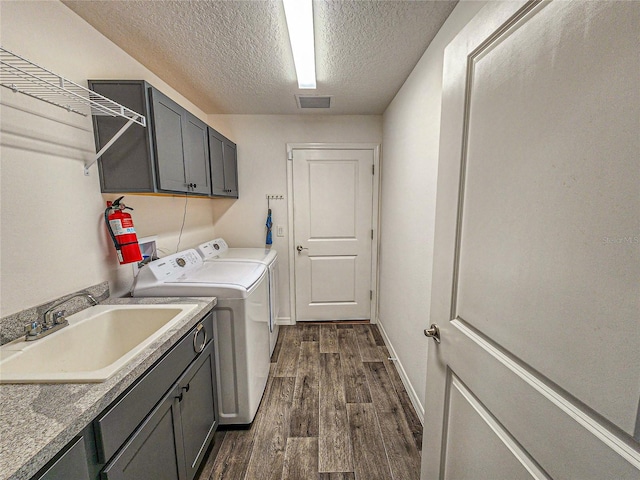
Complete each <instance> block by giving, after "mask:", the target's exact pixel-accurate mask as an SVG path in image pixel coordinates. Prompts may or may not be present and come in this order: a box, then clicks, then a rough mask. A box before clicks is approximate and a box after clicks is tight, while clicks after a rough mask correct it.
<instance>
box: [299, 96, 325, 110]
mask: <svg viewBox="0 0 640 480" xmlns="http://www.w3.org/2000/svg"><path fill="white" fill-rule="evenodd" d="M296 102H297V104H298V108H330V107H331V95H296Z"/></svg>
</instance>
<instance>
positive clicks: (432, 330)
mask: <svg viewBox="0 0 640 480" xmlns="http://www.w3.org/2000/svg"><path fill="white" fill-rule="evenodd" d="M424 336H425V337H431V338H433V339H434V340H435V341H436V343H440V329H439V328H438V325H436V324H435V323H432V324H431V326H430V327H429V328H425V330H424Z"/></svg>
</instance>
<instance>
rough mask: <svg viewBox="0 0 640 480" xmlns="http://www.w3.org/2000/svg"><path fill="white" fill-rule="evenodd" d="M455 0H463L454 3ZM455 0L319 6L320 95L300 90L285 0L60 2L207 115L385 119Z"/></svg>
mask: <svg viewBox="0 0 640 480" xmlns="http://www.w3.org/2000/svg"><path fill="white" fill-rule="evenodd" d="M456 1H457V0H456ZM456 1H443V0H438V1H426V0H418V1H400V0H384V1H376V0H315V1H314V3H313V8H314V19H315V39H316V75H317V80H318V88H317V89H316V90H299V89H298V85H297V80H296V74H295V69H294V65H293V58H292V56H291V50H290V47H289V37H288V34H287V29H286V22H285V17H284V8H283V6H282V2H281V1H280V0H253V1H247V0H241V1H234V0H208V1H205V0H197V1H152V0H107V1H103V0H92V1H86V0H80V1H78V0H63V3H64V4H66V5H67V6H68V7H69V8H71V9H72V10H73V11H74V12H76V13H77V14H78V15H80V16H81V17H82V18H84V19H85V20H86V21H87V22H89V23H90V24H91V25H93V26H94V27H95V28H96V29H97V30H98V31H100V32H101V33H102V34H104V35H105V36H106V37H108V38H109V39H111V40H112V41H113V42H114V43H115V44H117V45H118V46H120V47H121V48H122V49H123V50H125V51H126V52H127V53H129V54H130V55H131V56H132V57H134V58H135V59H137V60H138V61H139V62H140V63H142V64H143V65H145V66H146V67H147V68H149V70H151V71H153V72H154V73H155V74H156V75H158V76H159V77H161V78H162V79H163V80H164V81H166V82H167V83H168V84H170V85H171V86H173V87H174V88H175V89H176V90H178V91H179V92H180V93H182V94H183V95H184V96H185V97H187V98H188V99H189V100H191V101H192V102H193V103H194V104H196V105H198V106H199V107H200V108H201V109H202V110H204V111H205V112H206V113H237V114H292V113H300V110H299V109H298V107H297V104H296V100H295V98H294V95H295V94H296V93H304V94H314V95H332V96H333V99H332V106H331V109H330V110H329V111H327V110H306V111H307V112H308V111H310V112H312V113H331V114H381V113H383V112H384V110H385V108H386V107H387V105H389V102H390V101H391V100H392V99H393V97H394V95H395V94H396V92H397V91H398V89H399V88H400V87H401V86H402V84H403V82H404V80H405V79H406V78H407V76H408V75H409V73H410V72H411V70H412V69H413V67H414V66H415V65H416V63H417V61H418V60H419V59H420V57H421V56H422V54H423V53H424V51H425V49H426V48H427V46H428V45H429V43H430V42H431V40H432V39H433V37H434V36H435V34H436V33H437V31H438V30H439V28H440V27H441V25H442V23H443V22H444V21H445V19H446V18H447V16H448V15H449V14H450V13H451V10H452V9H453V7H454V6H455V4H456Z"/></svg>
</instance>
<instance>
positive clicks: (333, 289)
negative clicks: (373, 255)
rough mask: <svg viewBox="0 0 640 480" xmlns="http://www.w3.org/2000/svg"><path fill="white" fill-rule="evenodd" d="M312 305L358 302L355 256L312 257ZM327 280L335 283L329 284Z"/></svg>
mask: <svg viewBox="0 0 640 480" xmlns="http://www.w3.org/2000/svg"><path fill="white" fill-rule="evenodd" d="M309 260H310V266H311V268H310V271H311V280H310V283H311V303H312V304H322V303H331V302H334V303H343V302H351V303H355V301H356V287H357V279H356V273H357V272H356V260H357V257H355V256H347V255H342V256H340V257H329V256H325V257H311V258H310V259H309ZM327 278H332V279H333V281H331V282H327V281H326V279H327Z"/></svg>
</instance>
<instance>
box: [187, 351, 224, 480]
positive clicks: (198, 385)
mask: <svg viewBox="0 0 640 480" xmlns="http://www.w3.org/2000/svg"><path fill="white" fill-rule="evenodd" d="M215 385H216V382H215V365H214V355H213V342H212V341H209V343H208V345H207V347H205V349H204V350H203V352H202V353H201V354H200V357H199V358H198V360H196V361H195V362H194V363H193V364H192V365H191V366H190V367H189V369H188V370H187V371H186V372H185V373H184V376H183V377H182V379H181V380H180V381H179V382H178V387H179V388H180V391H181V395H182V396H181V400H180V415H181V423H182V441H183V446H184V455H185V463H186V475H187V477H186V478H187V480H192V479H193V477H194V475H195V473H196V471H197V470H198V467H199V466H200V463H201V462H202V459H203V457H204V455H205V453H206V452H207V448H208V447H209V444H210V443H211V440H212V439H213V434H214V433H215V431H216V427H217V426H218V421H217V420H218V419H217V413H216V411H217V410H216V408H215V398H216V395H215V388H216V387H215Z"/></svg>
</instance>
